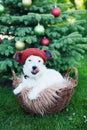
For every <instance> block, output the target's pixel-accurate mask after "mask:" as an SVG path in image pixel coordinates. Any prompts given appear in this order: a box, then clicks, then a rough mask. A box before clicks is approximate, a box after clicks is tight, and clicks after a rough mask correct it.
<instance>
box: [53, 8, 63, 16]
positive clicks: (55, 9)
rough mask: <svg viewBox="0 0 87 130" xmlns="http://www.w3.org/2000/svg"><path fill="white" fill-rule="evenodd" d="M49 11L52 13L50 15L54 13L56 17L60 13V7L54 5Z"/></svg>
mask: <svg viewBox="0 0 87 130" xmlns="http://www.w3.org/2000/svg"><path fill="white" fill-rule="evenodd" d="M51 13H52V15H54V16H55V17H58V16H60V14H61V10H60V8H58V7H54V8H53V9H52V10H51Z"/></svg>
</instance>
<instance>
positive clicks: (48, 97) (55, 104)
mask: <svg viewBox="0 0 87 130" xmlns="http://www.w3.org/2000/svg"><path fill="white" fill-rule="evenodd" d="M71 70H74V72H75V79H73V78H72V77H69V73H70V72H71ZM12 75H13V87H14V88H16V87H17V86H18V85H19V84H20V83H21V82H22V79H21V78H20V77H17V76H16V74H15V72H14V71H13V72H12ZM64 78H65V79H66V80H67V81H68V82H67V87H65V88H61V89H58V87H57V85H55V84H54V85H53V86H51V87H50V88H47V89H45V90H43V91H42V92H41V93H40V96H39V97H38V98H37V99H34V100H29V98H28V96H27V95H28V93H29V92H30V91H31V89H32V88H31V89H29V88H27V87H26V88H24V89H23V90H22V91H21V93H20V94H18V95H16V97H17V99H18V101H19V103H20V105H21V106H22V108H23V109H24V110H25V111H26V112H28V113H29V114H41V115H43V114H52V113H56V112H60V111H62V110H63V109H64V108H65V107H66V106H67V105H68V104H69V102H70V99H71V97H72V95H73V92H74V90H75V88H76V86H77V84H78V71H77V69H76V68H75V67H70V68H69V69H68V70H67V72H66V74H65V76H64Z"/></svg>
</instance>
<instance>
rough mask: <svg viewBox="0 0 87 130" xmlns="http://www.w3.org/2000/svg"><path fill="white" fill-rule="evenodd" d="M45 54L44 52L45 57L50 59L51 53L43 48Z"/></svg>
mask: <svg viewBox="0 0 87 130" xmlns="http://www.w3.org/2000/svg"><path fill="white" fill-rule="evenodd" d="M44 52H45V54H46V57H47V59H51V58H52V53H51V52H50V51H48V50H44Z"/></svg>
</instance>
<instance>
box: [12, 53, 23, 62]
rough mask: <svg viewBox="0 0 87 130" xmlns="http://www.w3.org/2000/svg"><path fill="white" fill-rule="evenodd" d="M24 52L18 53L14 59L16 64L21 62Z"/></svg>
mask: <svg viewBox="0 0 87 130" xmlns="http://www.w3.org/2000/svg"><path fill="white" fill-rule="evenodd" d="M21 57H22V52H16V54H15V55H14V59H15V61H16V62H21Z"/></svg>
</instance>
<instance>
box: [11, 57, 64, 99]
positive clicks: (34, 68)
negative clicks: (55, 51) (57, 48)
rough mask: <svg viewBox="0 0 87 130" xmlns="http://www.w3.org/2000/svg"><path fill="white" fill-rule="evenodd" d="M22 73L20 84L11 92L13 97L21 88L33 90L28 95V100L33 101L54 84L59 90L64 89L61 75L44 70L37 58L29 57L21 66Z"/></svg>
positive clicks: (42, 62) (42, 64)
mask: <svg viewBox="0 0 87 130" xmlns="http://www.w3.org/2000/svg"><path fill="white" fill-rule="evenodd" d="M23 72H24V75H23V81H22V83H21V84H20V85H19V86H18V87H17V88H16V89H14V91H13V92H14V94H15V95H17V94H19V93H20V92H21V91H22V89H23V88H26V87H28V88H33V89H32V91H31V92H30V93H29V94H28V98H29V99H30V100H33V99H36V98H37V97H38V96H39V93H40V92H41V91H43V90H44V89H46V88H48V87H50V86H52V85H54V84H58V86H60V87H59V89H60V88H61V87H66V86H65V79H64V78H63V77H62V75H61V74H60V73H59V72H58V71H56V70H53V69H48V68H46V66H45V65H44V61H43V59H42V58H41V57H39V56H34V55H31V56H29V57H28V58H27V59H26V61H25V64H24V65H23Z"/></svg>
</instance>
